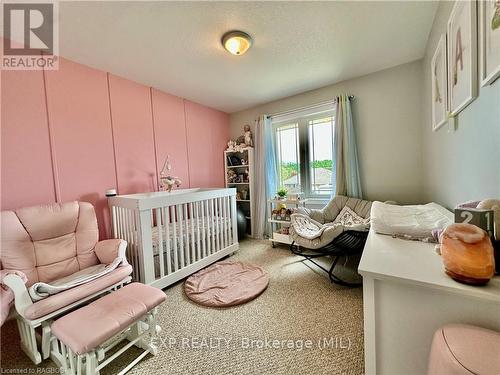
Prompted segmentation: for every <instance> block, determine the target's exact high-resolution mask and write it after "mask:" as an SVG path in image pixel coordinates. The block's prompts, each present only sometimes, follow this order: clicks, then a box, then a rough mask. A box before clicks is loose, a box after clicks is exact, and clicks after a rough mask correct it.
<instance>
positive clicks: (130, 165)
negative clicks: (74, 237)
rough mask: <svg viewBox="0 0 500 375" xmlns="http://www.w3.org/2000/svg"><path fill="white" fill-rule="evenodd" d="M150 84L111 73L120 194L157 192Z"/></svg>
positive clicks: (111, 95)
mask: <svg viewBox="0 0 500 375" xmlns="http://www.w3.org/2000/svg"><path fill="white" fill-rule="evenodd" d="M150 94H151V91H150V89H149V87H146V86H144V85H140V84H138V83H135V82H132V81H129V80H127V79H124V78H121V77H117V76H114V75H112V74H109V95H110V102H111V124H112V126H113V139H114V144H115V153H116V176H117V178H118V191H119V192H120V194H131V193H136V192H138V191H144V192H146V191H155V190H157V189H156V187H157V186H158V181H157V178H156V159H155V142H154V137H153V120H152V117H153V116H152V112H151V97H150Z"/></svg>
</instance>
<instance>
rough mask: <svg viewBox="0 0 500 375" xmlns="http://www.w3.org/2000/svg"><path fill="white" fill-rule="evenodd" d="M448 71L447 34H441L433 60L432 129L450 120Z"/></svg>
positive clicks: (434, 129)
mask: <svg viewBox="0 0 500 375" xmlns="http://www.w3.org/2000/svg"><path fill="white" fill-rule="evenodd" d="M447 75H448V72H447V61H446V34H443V35H441V38H439V42H438V44H437V47H436V51H435V52H434V55H433V57H432V61H431V102H432V106H431V113H432V130H433V131H436V130H438V129H439V128H440V127H441V126H443V125H444V124H446V122H447V120H448V113H447V110H448V76H447Z"/></svg>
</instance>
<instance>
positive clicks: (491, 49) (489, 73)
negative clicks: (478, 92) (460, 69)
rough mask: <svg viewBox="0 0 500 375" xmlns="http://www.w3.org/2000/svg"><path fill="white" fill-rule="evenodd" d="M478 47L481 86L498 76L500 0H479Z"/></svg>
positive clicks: (499, 68) (488, 83)
mask: <svg viewBox="0 0 500 375" xmlns="http://www.w3.org/2000/svg"><path fill="white" fill-rule="evenodd" d="M479 47H480V48H479V49H480V67H481V69H480V74H481V86H483V87H484V86H487V85H490V84H492V83H493V82H494V81H495V80H496V79H497V78H498V77H500V1H499V0H484V1H480V2H479Z"/></svg>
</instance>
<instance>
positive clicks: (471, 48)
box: [447, 0, 478, 115]
mask: <svg viewBox="0 0 500 375" xmlns="http://www.w3.org/2000/svg"><path fill="white" fill-rule="evenodd" d="M447 34H448V103H449V111H450V113H451V114H452V115H456V114H458V113H459V112H460V111H462V110H463V109H464V108H466V107H467V106H468V105H469V104H470V103H472V101H474V99H475V98H476V97H477V92H478V82H477V79H478V74H477V3H476V1H475V0H470V1H456V2H455V5H454V6H453V10H452V11H451V14H450V18H449V19H448V30H447Z"/></svg>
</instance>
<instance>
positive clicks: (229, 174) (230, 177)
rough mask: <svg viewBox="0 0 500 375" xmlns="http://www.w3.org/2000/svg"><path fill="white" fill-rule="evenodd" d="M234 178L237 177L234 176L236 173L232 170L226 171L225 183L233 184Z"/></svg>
mask: <svg viewBox="0 0 500 375" xmlns="http://www.w3.org/2000/svg"><path fill="white" fill-rule="evenodd" d="M236 177H237V176H236V172H235V171H234V170H232V169H230V170H228V171H227V181H228V182H229V183H231V182H235V180H236Z"/></svg>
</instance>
